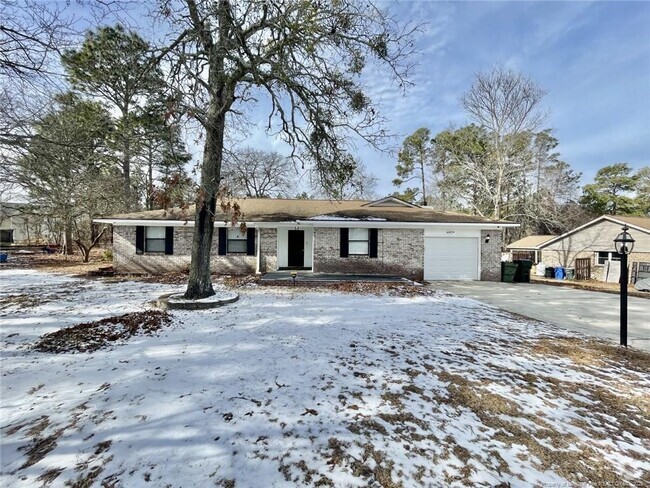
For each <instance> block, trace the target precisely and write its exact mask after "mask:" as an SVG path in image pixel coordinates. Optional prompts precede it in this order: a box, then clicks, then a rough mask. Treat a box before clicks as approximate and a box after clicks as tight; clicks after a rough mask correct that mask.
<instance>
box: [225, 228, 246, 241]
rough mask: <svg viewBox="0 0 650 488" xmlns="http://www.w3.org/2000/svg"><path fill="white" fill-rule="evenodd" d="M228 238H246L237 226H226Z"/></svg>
mask: <svg viewBox="0 0 650 488" xmlns="http://www.w3.org/2000/svg"><path fill="white" fill-rule="evenodd" d="M228 239H246V234H245V233H244V234H242V233H241V229H240V228H239V227H228Z"/></svg>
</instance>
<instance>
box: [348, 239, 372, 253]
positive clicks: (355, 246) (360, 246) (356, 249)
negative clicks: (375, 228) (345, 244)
mask: <svg viewBox="0 0 650 488" xmlns="http://www.w3.org/2000/svg"><path fill="white" fill-rule="evenodd" d="M348 252H349V253H350V254H368V241H351V242H350V243H349V248H348Z"/></svg>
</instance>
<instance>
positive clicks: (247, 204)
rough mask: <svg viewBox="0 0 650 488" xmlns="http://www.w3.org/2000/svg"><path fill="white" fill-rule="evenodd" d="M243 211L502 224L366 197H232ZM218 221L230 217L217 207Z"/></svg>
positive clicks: (267, 218) (189, 214)
mask: <svg viewBox="0 0 650 488" xmlns="http://www.w3.org/2000/svg"><path fill="white" fill-rule="evenodd" d="M233 202H237V203H238V204H239V205H240V207H241V211H242V216H241V218H240V220H241V221H244V222H294V221H296V220H309V221H314V222H316V221H319V220H320V221H332V220H334V221H335V220H382V221H386V222H423V223H427V222H428V223H437V222H439V223H490V224H495V223H503V224H507V223H510V222H501V221H500V222H497V221H494V220H489V219H484V218H482V217H477V216H474V215H467V214H461V213H451V212H438V211H435V210H432V209H429V208H422V207H406V206H400V205H396V206H377V207H373V206H372V205H368V204H371V202H368V201H365V200H344V201H335V200H288V199H287V200H285V199H266V198H249V199H238V200H233ZM106 218H107V219H111V220H193V219H194V206H193V205H192V206H190V207H188V208H185V209H181V208H172V209H167V210H150V211H142V212H134V213H127V214H118V215H111V216H110V217H106ZM215 220H217V221H219V220H224V221H225V220H229V218H228V216H227V215H226V214H225V213H223V212H222V211H221V209H220V208H218V209H217V218H216V219H215Z"/></svg>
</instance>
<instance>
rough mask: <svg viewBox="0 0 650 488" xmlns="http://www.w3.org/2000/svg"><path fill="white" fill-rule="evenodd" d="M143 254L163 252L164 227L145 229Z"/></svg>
mask: <svg viewBox="0 0 650 488" xmlns="http://www.w3.org/2000/svg"><path fill="white" fill-rule="evenodd" d="M144 251H145V252H162V253H164V252H165V227H145V234H144Z"/></svg>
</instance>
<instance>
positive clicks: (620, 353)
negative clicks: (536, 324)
mask: <svg viewBox="0 0 650 488" xmlns="http://www.w3.org/2000/svg"><path fill="white" fill-rule="evenodd" d="M523 344H524V347H525V348H526V349H529V350H530V351H531V352H532V353H533V354H536V355H540V356H545V357H562V358H567V359H570V360H571V361H572V362H574V363H576V364H580V365H584V366H595V367H602V366H614V365H617V366H622V367H625V368H628V369H632V370H635V371H639V372H641V373H644V374H650V353H647V352H643V351H639V350H637V349H628V348H624V347H620V346H615V345H612V344H608V343H606V342H604V341H600V340H597V339H583V338H575V337H553V338H543V339H538V340H535V341H530V342H528V343H523Z"/></svg>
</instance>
